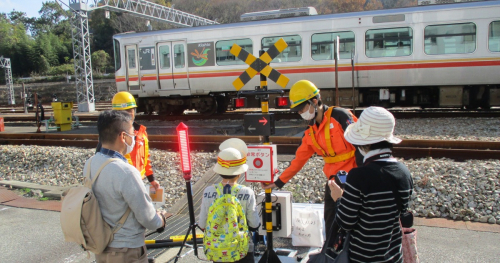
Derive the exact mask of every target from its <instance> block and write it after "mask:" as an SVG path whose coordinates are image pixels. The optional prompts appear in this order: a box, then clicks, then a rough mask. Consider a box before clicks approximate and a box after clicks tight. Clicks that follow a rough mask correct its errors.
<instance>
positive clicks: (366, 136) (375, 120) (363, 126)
mask: <svg viewBox="0 0 500 263" xmlns="http://www.w3.org/2000/svg"><path fill="white" fill-rule="evenodd" d="M395 124H396V120H395V119H394V116H393V115H392V114H391V113H390V112H389V111H387V110H386V109H384V108H382V107H369V108H367V109H365V110H364V111H363V112H362V113H361V116H360V117H359V119H358V121H357V122H355V123H353V124H351V125H349V126H348V127H347V129H346V130H345V132H344V137H345V139H346V140H347V141H348V142H350V143H351V144H354V145H368V144H374V143H377V142H381V141H387V142H389V143H394V144H398V143H400V142H401V139H399V138H396V137H394V135H393V133H394V125H395Z"/></svg>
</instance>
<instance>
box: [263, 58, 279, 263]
mask: <svg viewBox="0 0 500 263" xmlns="http://www.w3.org/2000/svg"><path fill="white" fill-rule="evenodd" d="M264 53H265V51H264V50H259V57H260V56H262V54H264ZM269 64H271V63H269ZM260 90H261V91H267V77H266V76H265V75H263V74H260ZM260 106H261V109H262V113H269V94H264V95H262V96H261V103H260ZM263 144H264V145H270V144H271V142H270V139H269V136H267V135H265V136H264V143H263ZM272 191H273V189H271V188H269V189H266V190H265V201H266V203H265V210H266V214H265V215H263V217H264V218H265V219H266V237H267V248H266V252H264V255H262V258H261V259H260V260H259V263H263V262H267V263H271V262H272V263H280V262H281V261H280V259H279V258H278V255H276V253H275V252H274V250H273V203H272V201H271V193H272Z"/></svg>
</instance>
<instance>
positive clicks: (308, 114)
mask: <svg viewBox="0 0 500 263" xmlns="http://www.w3.org/2000/svg"><path fill="white" fill-rule="evenodd" d="M290 104H291V106H290V110H291V111H292V112H297V113H299V114H300V116H301V117H302V118H303V119H304V120H308V121H310V122H309V128H308V129H307V130H306V131H305V133H304V137H302V143H301V145H300V146H299V148H298V149H297V152H296V153H295V158H294V159H293V160H292V161H291V162H290V166H289V167H288V168H287V169H285V171H283V173H281V175H280V177H279V178H278V179H277V180H276V181H275V182H274V183H271V184H267V185H266V184H262V187H263V188H264V189H267V188H274V187H279V188H282V187H283V186H284V185H285V184H286V183H287V182H288V181H289V180H290V179H292V177H293V176H295V174H297V173H298V172H299V171H300V170H301V169H302V167H303V166H304V165H305V164H306V163H307V161H308V160H309V158H311V156H312V155H313V154H315V153H316V154H317V155H319V156H322V157H323V160H324V161H325V165H324V166H323V173H324V174H325V176H326V179H327V180H326V183H325V199H324V200H325V209H324V211H325V212H324V217H325V230H326V233H327V235H328V234H329V233H330V232H329V231H330V227H331V226H332V223H333V219H334V218H335V211H336V203H335V201H333V199H332V197H331V195H330V188H329V187H328V179H330V178H332V177H334V176H335V175H336V174H337V173H338V172H339V171H347V172H348V171H350V170H351V169H352V168H354V167H357V165H356V159H358V163H359V164H361V163H362V161H363V158H362V155H361V154H359V153H358V154H356V152H357V151H356V148H355V147H354V146H353V145H352V144H350V143H349V142H347V141H346V140H345V138H344V131H345V129H346V128H347V126H349V124H351V123H354V122H356V121H357V118H356V116H354V115H353V114H352V112H351V111H349V110H347V109H344V108H340V107H328V106H327V105H324V104H323V103H322V102H321V97H320V93H319V89H318V88H317V87H316V85H314V84H313V83H312V82H310V81H308V80H300V81H298V82H296V83H295V84H293V86H292V87H291V88H290ZM356 157H358V158H356Z"/></svg>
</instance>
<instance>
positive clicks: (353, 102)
mask: <svg viewBox="0 0 500 263" xmlns="http://www.w3.org/2000/svg"><path fill="white" fill-rule="evenodd" d="M351 73H352V76H351V79H352V112H353V113H354V112H355V111H356V103H355V100H356V99H355V97H354V50H351Z"/></svg>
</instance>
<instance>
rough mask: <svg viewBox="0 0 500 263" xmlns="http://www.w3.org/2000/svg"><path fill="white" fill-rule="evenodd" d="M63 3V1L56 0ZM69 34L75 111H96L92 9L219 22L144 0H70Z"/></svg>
mask: <svg viewBox="0 0 500 263" xmlns="http://www.w3.org/2000/svg"><path fill="white" fill-rule="evenodd" d="M57 1H59V2H60V3H62V0H57ZM69 8H70V10H71V11H72V12H73V14H72V17H71V36H72V42H73V58H74V65H75V75H76V76H75V85H76V98H77V103H78V111H80V112H91V111H95V97H94V83H93V77H92V62H91V52H90V39H89V23H88V20H89V19H88V14H89V12H90V11H92V10H95V9H99V8H102V9H105V10H107V11H117V12H126V13H128V14H130V15H133V16H137V17H141V18H145V19H148V20H156V21H161V22H166V23H169V24H173V25H176V26H181V27H192V26H203V25H212V24H218V23H217V22H215V21H212V20H209V19H205V18H203V17H199V16H195V15H193V14H189V13H186V12H182V11H179V10H175V9H173V8H169V7H166V6H162V5H159V4H155V3H152V2H148V1H144V0H120V1H116V0H69Z"/></svg>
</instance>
